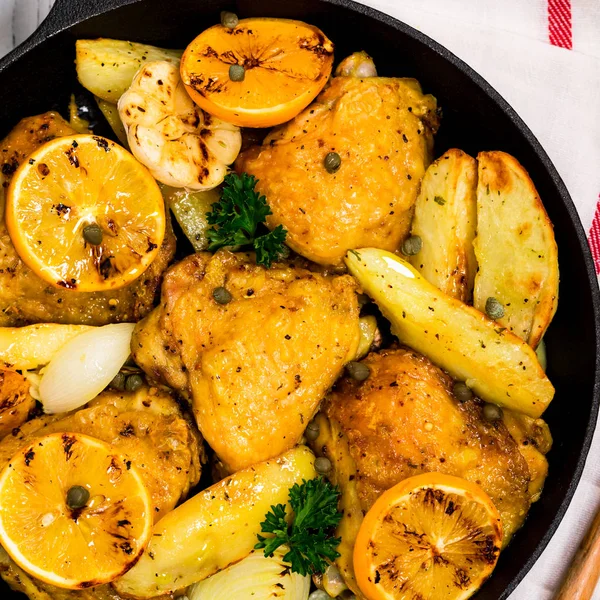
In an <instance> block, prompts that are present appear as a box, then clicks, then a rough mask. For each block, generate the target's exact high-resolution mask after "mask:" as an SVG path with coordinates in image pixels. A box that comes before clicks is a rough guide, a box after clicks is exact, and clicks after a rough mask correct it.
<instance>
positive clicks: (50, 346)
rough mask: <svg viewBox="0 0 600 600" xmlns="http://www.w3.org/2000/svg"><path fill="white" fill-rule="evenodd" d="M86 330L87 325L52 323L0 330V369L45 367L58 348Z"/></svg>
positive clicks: (28, 369) (29, 369) (1, 328)
mask: <svg viewBox="0 0 600 600" xmlns="http://www.w3.org/2000/svg"><path fill="white" fill-rule="evenodd" d="M88 329H91V327H88V326H87V325H57V324H54V323H40V324H39V325H27V326H26V327H0V365H2V366H4V367H6V368H7V369H18V370H23V371H31V370H33V369H37V368H38V367H41V366H44V365H47V364H48V363H49V362H50V360H51V359H52V357H53V356H54V355H55V354H56V353H57V352H58V350H60V348H61V347H62V346H64V345H65V344H66V343H67V342H68V341H69V340H71V339H72V338H74V337H75V336H76V335H78V334H80V333H83V332H84V331H87V330H88Z"/></svg>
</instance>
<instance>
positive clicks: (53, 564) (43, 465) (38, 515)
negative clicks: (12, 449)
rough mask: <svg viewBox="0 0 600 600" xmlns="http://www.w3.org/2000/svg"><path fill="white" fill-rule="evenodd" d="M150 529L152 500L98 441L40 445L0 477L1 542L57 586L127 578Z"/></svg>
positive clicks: (64, 437)
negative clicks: (121, 577) (124, 574)
mask: <svg viewBox="0 0 600 600" xmlns="http://www.w3.org/2000/svg"><path fill="white" fill-rule="evenodd" d="M151 528H152V511H151V503H150V497H149V495H148V492H147V491H146V488H145V487H144V484H143V482H142V479H141V477H140V475H139V474H138V472H137V470H136V468H135V466H134V465H132V464H130V463H129V462H128V461H126V460H125V459H124V458H122V457H121V456H119V455H118V454H115V452H114V451H113V450H112V449H111V447H110V446H109V445H108V444H105V443H104V442H101V441H99V440H96V439H94V438H91V437H88V436H85V435H80V434H74V433H57V434H53V435H48V436H46V437H42V438H39V439H38V440H36V441H35V442H34V443H32V444H31V445H29V446H28V447H26V448H24V449H23V450H21V451H20V452H19V453H18V454H17V455H16V456H15V457H14V458H13V459H12V460H11V462H10V463H9V464H8V465H7V466H6V467H5V468H4V471H3V472H2V474H1V475H0V543H1V544H2V546H3V547H4V549H5V550H6V551H7V552H8V554H10V556H11V557H12V559H13V560H14V561H15V562H16V563H17V564H18V565H19V566H20V567H21V568H22V569H23V570H25V571H27V573H29V574H30V575H32V576H33V577H35V578H37V579H40V580H42V581H45V582H46V583H50V584H52V585H55V586H57V587H61V588H67V589H82V588H88V587H91V586H94V585H100V584H103V583H107V582H109V581H112V580H113V579H115V578H116V577H118V576H119V575H122V574H123V573H125V572H126V571H128V570H129V569H130V568H131V567H132V566H133V565H134V564H135V563H136V562H137V560H138V558H139V557H140V555H141V554H142V552H143V551H144V548H145V546H146V544H147V543H148V541H149V539H150V533H151Z"/></svg>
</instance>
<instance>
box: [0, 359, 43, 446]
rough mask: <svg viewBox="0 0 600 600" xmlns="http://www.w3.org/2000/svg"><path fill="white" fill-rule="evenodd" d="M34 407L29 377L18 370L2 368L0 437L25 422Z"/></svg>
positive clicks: (0, 381) (0, 374)
mask: <svg viewBox="0 0 600 600" xmlns="http://www.w3.org/2000/svg"><path fill="white" fill-rule="evenodd" d="M34 408H35V400H34V399H33V398H32V396H31V394H30V393H29V382H28V381H27V379H25V377H23V375H21V374H20V373H17V372H16V371H5V370H2V369H0V439H2V438H3V437H4V436H5V435H8V434H9V433H10V432H11V431H12V430H13V429H15V428H17V427H20V426H21V425H22V424H23V423H25V421H27V418H28V417H29V413H30V412H31V411H32V410H33V409H34Z"/></svg>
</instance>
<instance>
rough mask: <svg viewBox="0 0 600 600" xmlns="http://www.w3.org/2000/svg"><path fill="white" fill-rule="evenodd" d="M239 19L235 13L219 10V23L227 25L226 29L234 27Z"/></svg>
mask: <svg viewBox="0 0 600 600" xmlns="http://www.w3.org/2000/svg"><path fill="white" fill-rule="evenodd" d="M239 22H240V20H239V19H238V16H237V15H236V14H235V13H232V12H229V11H228V10H223V11H221V25H223V27H227V29H235V28H236V27H237V25H238V23H239Z"/></svg>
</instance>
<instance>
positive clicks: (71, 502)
mask: <svg viewBox="0 0 600 600" xmlns="http://www.w3.org/2000/svg"><path fill="white" fill-rule="evenodd" d="M89 499H90V493H89V491H88V490H86V489H85V488H84V487H83V486H81V485H73V486H71V487H70V488H69V491H68V492H67V506H68V507H69V508H73V509H76V508H83V507H84V506H85V505H86V504H87V502H88V500H89Z"/></svg>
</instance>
